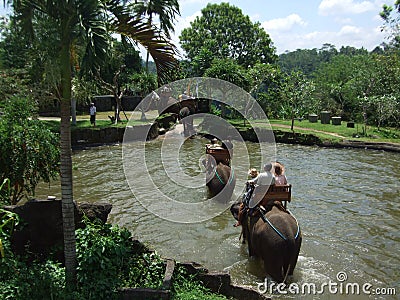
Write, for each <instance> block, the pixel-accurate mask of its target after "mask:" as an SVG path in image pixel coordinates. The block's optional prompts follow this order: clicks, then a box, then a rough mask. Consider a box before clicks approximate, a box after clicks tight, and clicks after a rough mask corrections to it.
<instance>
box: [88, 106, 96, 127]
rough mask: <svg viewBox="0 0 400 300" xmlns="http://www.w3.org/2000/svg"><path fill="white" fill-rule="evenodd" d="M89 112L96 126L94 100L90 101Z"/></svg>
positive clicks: (91, 121) (92, 122)
mask: <svg viewBox="0 0 400 300" xmlns="http://www.w3.org/2000/svg"><path fill="white" fill-rule="evenodd" d="M89 114H90V123H91V124H92V125H93V126H96V106H94V103H93V102H92V103H90V108H89Z"/></svg>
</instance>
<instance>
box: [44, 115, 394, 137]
mask: <svg viewBox="0 0 400 300" xmlns="http://www.w3.org/2000/svg"><path fill="white" fill-rule="evenodd" d="M113 115H114V112H113V111H106V112H98V113H97V116H96V127H93V126H92V125H91V124H90V121H89V119H90V117H89V115H79V116H77V124H76V126H72V127H71V130H72V131H73V130H76V129H81V128H93V129H94V130H96V129H101V128H105V127H125V126H126V125H128V121H127V120H126V118H125V115H124V114H123V112H121V115H120V116H121V120H122V121H121V122H118V124H116V125H115V124H111V121H110V119H109V118H108V116H113ZM126 115H127V117H128V118H130V120H129V125H131V126H135V125H143V124H148V123H149V122H152V121H154V119H155V118H156V117H157V116H158V112H157V111H149V112H146V118H147V119H148V120H147V121H141V120H140V117H141V114H140V113H139V112H134V113H133V114H132V112H131V111H129V112H126ZM43 120H44V122H46V123H47V124H48V126H49V127H50V128H51V130H53V131H55V132H59V128H60V120H59V118H58V119H57V118H43ZM229 122H230V123H231V124H232V125H233V126H235V127H236V128H237V129H239V130H245V129H246V128H249V127H250V125H249V122H246V124H244V121H243V120H242V119H230V120H229ZM252 123H253V122H252ZM269 123H270V124H271V127H272V129H273V130H280V131H287V132H290V131H291V130H290V125H291V120H269ZM253 124H254V126H259V127H267V124H266V122H265V121H262V120H261V121H259V120H255V121H254V123H253ZM363 128H364V125H363V124H357V123H356V124H355V126H354V128H348V127H347V122H344V121H342V124H341V125H332V124H321V123H320V122H319V121H318V122H317V123H311V122H309V121H308V120H302V121H298V120H295V122H294V131H295V132H298V133H311V134H314V135H316V136H318V137H319V138H321V139H322V140H325V141H326V140H328V141H331V142H339V141H342V140H356V141H363V142H386V143H398V144H400V130H398V129H394V128H380V130H378V128H377V127H375V126H367V134H366V135H364V134H363Z"/></svg>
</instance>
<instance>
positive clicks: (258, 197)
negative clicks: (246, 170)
mask: <svg viewBox="0 0 400 300" xmlns="http://www.w3.org/2000/svg"><path fill="white" fill-rule="evenodd" d="M291 200H292V185H291V184H287V185H274V184H273V185H269V186H266V187H262V186H257V185H254V184H251V183H247V186H246V193H245V194H244V195H243V199H242V204H241V205H240V208H239V213H238V222H237V223H236V224H235V225H234V226H235V227H236V226H239V225H241V223H242V220H241V219H242V218H243V216H244V212H245V211H247V212H249V215H252V213H253V212H254V211H257V210H258V208H259V207H262V208H264V209H267V210H269V209H270V208H271V207H272V206H274V205H275V206H277V207H278V208H282V210H284V211H286V208H287V202H290V201H291Z"/></svg>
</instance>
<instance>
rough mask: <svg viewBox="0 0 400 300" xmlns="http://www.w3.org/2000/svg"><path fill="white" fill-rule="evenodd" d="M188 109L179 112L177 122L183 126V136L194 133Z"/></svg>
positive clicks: (184, 108)
mask: <svg viewBox="0 0 400 300" xmlns="http://www.w3.org/2000/svg"><path fill="white" fill-rule="evenodd" d="M191 114H192V112H191V111H190V109H189V107H187V106H185V107H183V108H181V110H180V111H179V120H180V122H181V123H182V124H183V135H184V136H190V135H191V134H192V133H194V127H193V117H192V116H191Z"/></svg>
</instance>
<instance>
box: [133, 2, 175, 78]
mask: <svg viewBox="0 0 400 300" xmlns="http://www.w3.org/2000/svg"><path fill="white" fill-rule="evenodd" d="M133 9H134V11H135V12H136V13H137V14H139V15H140V16H144V17H147V18H148V19H147V22H148V23H149V24H152V23H153V15H158V17H159V20H160V29H161V30H162V31H163V32H164V33H165V35H166V36H167V37H168V38H170V37H171V36H170V32H174V20H175V17H176V15H178V16H180V15H181V14H180V11H179V3H178V0H141V1H135V4H134V7H133ZM146 70H147V71H148V70H149V52H147V58H146Z"/></svg>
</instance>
